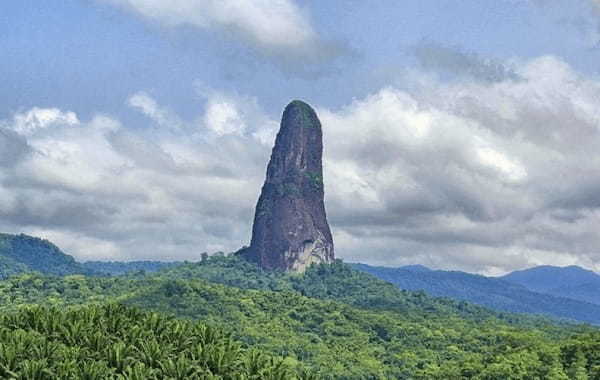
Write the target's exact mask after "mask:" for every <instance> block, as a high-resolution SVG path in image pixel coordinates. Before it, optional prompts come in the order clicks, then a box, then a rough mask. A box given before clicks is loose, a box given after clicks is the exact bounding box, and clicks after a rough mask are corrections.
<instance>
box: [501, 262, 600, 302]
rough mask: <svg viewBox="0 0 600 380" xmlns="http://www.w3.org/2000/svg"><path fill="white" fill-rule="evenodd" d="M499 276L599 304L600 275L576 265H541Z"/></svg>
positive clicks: (549, 292) (517, 282) (541, 290)
mask: <svg viewBox="0 0 600 380" xmlns="http://www.w3.org/2000/svg"><path fill="white" fill-rule="evenodd" d="M500 278H501V279H502V280H504V281H508V282H511V283H514V284H519V285H522V286H524V287H526V288H527V289H529V290H533V291H536V292H540V293H546V294H552V295H555V296H561V297H567V298H572V299H576V300H580V301H586V302H590V303H595V304H597V305H600V275H599V274H597V273H595V272H592V271H591V270H587V269H584V268H581V267H578V266H568V267H555V266H550V265H543V266H538V267H534V268H529V269H525V270H521V271H516V272H512V273H509V274H507V275H506V276H503V277H500Z"/></svg>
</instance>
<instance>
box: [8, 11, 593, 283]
mask: <svg viewBox="0 0 600 380" xmlns="http://www.w3.org/2000/svg"><path fill="white" fill-rule="evenodd" d="M0 53H1V57H2V59H0V83H1V85H0V231H3V232H11V233H19V232H23V233H27V234H31V235H36V236H40V237H44V238H48V239H50V240H52V241H53V242H55V243H56V244H57V245H59V246H60V247H61V248H63V249H64V251H66V252H67V253H69V254H72V255H73V256H75V257H76V258H77V259H79V260H82V261H85V260H92V259H94V260H135V259H157V260H185V259H187V260H196V259H198V258H199V256H200V253H201V252H204V251H208V252H215V251H219V250H222V251H232V250H235V249H237V248H239V247H241V246H242V245H245V244H248V242H249V240H250V233H251V222H252V218H253V212H254V210H253V208H254V206H255V204H256V200H257V198H258V195H259V191H260V186H261V184H262V181H263V178H264V174H265V170H266V164H267V161H268V158H269V154H270V151H271V147H272V144H273V142H274V136H275V133H276V131H277V129H278V124H279V119H280V117H281V112H282V110H283V107H285V105H286V104H287V103H288V102H289V101H291V100H292V99H296V98H299V99H303V100H305V101H307V102H309V103H310V104H311V105H313V107H314V108H315V109H316V110H317V112H318V114H319V116H320V118H321V121H322V124H323V133H324V143H325V148H324V149H325V151H324V166H325V168H324V170H325V191H326V208H327V212H328V216H329V221H330V224H331V227H332V230H333V233H334V239H335V244H336V255H337V256H338V257H340V258H343V259H344V260H346V261H353V262H357V261H358V262H365V263H369V264H377V265H386V266H399V265H405V264H416V263H419V264H424V265H427V266H430V267H434V268H441V269H459V270H465V271H469V272H478V273H483V274H501V273H505V272H507V271H510V270H514V269H521V268H526V267H530V266H534V265H540V264H551V265H571V264H576V265H581V266H584V267H587V268H590V269H594V270H597V271H600V71H599V70H600V64H599V62H600V1H598V0H406V1H396V0H382V1H364V0H360V1H358V0H345V1H341V0H331V1H319V2H317V1H307V0H252V1H250V0H248V1H244V0H172V1H169V2H165V1H162V0H49V1H39V0H18V1H17V0H12V1H11V0H9V1H2V2H0Z"/></svg>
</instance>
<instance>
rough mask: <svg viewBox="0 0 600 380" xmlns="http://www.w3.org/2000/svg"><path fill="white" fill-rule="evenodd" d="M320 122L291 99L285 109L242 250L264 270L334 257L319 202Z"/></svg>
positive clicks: (305, 106)
mask: <svg viewBox="0 0 600 380" xmlns="http://www.w3.org/2000/svg"><path fill="white" fill-rule="evenodd" d="M322 155H323V139H322V131H321V122H320V121H319V119H318V118H317V115H316V113H315V111H314V110H313V109H312V108H311V107H310V106H309V105H308V104H306V103H304V102H301V101H298V100H295V101H293V102H291V103H290V104H289V105H288V106H287V107H286V108H285V111H284V112H283V118H282V120H281V127H280V129H279V133H278V134H277V138H276V140H275V147H274V148H273V152H272V153H271V160H270V161H269V166H268V168H267V178H266V180H265V184H264V185H263V187H262V192H261V194H260V198H259V199H258V204H257V205H256V212H255V215H254V225H253V226H252V242H251V243H250V247H249V248H248V249H246V252H244V255H245V256H246V258H247V259H248V260H250V261H254V262H256V263H258V264H259V265H260V266H261V267H263V268H265V269H281V270H286V271H295V272H303V271H304V270H305V269H306V268H307V267H308V266H309V265H310V264H311V263H321V262H325V263H329V262H331V261H333V259H334V254H333V239H332V237H331V231H330V229H329V225H328V224H327V217H326V215H325V205H324V202H323V197H324V192H323V166H322Z"/></svg>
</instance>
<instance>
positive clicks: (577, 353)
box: [0, 256, 600, 379]
mask: <svg viewBox="0 0 600 380" xmlns="http://www.w3.org/2000/svg"><path fill="white" fill-rule="evenodd" d="M115 302H117V303H120V304H124V305H128V306H129V307H137V308H143V309H148V310H152V311H156V312H161V313H162V314H169V315H172V316H175V317H179V318H180V320H193V321H198V320H199V321H200V322H201V323H203V324H206V325H208V326H210V327H211V328H217V329H222V330H224V331H226V332H228V333H230V334H232V336H233V338H234V339H236V340H238V341H239V342H240V344H241V345H242V346H243V347H244V349H253V350H255V351H257V352H261V353H262V354H263V355H267V356H268V357H271V358H272V357H275V358H276V357H281V358H285V359H284V364H285V366H286V370H289V371H295V372H297V373H301V371H302V370H304V369H305V368H307V369H309V370H311V371H313V373H314V375H315V376H317V378H336V379H394V378H413V379H442V378H444V379H461V378H462V379H471V378H474V379H536V378H538V379H600V332H598V330H596V329H594V328H592V327H589V326H581V325H580V326H577V325H570V324H567V323H562V324H559V323H555V322H550V321H548V320H546V319H544V318H540V317H531V316H526V315H515V314H508V313H497V312H492V311H489V310H487V309H485V308H482V307H478V306H474V305H471V304H468V303H466V302H457V301H451V300H446V299H437V298H432V297H429V296H427V295H425V294H424V293H422V292H408V291H401V290H399V289H397V288H396V287H394V286H393V285H391V284H388V283H385V282H383V281H381V280H378V279H376V278H374V277H372V276H370V275H368V274H366V273H361V272H358V271H355V270H353V269H352V268H351V267H350V266H348V265H346V264H343V263H341V262H336V263H334V264H332V265H320V266H315V267H312V268H310V269H309V270H308V271H307V272H306V273H305V274H304V275H290V274H283V273H266V272H263V271H261V270H260V269H259V268H257V267H256V266H254V265H252V264H249V263H247V262H245V261H243V260H242V259H240V258H237V257H219V256H216V257H210V258H205V259H204V260H203V261H202V262H199V263H194V264H191V263H188V264H183V265H180V266H177V267H172V268H167V269H164V270H162V271H159V272H157V273H152V274H143V273H135V274H130V275H125V276H119V277H113V278H109V277H89V276H83V275H71V276H66V277H52V276H43V275H39V274H26V275H21V276H18V277H13V278H10V279H8V280H5V281H0V311H3V312H4V313H8V314H7V315H13V314H12V313H15V312H17V313H19V310H20V309H21V308H22V307H23V305H36V304H42V305H49V306H52V305H54V307H61V308H62V307H63V306H65V305H82V304H83V305H89V304H95V305H104V304H106V303H115ZM71 307H77V306H71ZM127 310H129V309H127ZM5 315H6V314H5ZM17 315H19V314H17ZM141 326H142V327H141V328H142V329H146V328H147V329H151V326H144V325H143V324H142V325H141ZM27 359H28V360H35V358H29V357H28V358H27ZM0 360H2V359H1V357H0ZM269 360H270V359H269ZM290 373H291V372H290Z"/></svg>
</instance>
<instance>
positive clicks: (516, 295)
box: [352, 264, 600, 324]
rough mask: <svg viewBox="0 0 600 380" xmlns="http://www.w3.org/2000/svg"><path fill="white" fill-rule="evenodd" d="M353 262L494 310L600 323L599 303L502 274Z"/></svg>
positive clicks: (404, 284)
mask: <svg viewBox="0 0 600 380" xmlns="http://www.w3.org/2000/svg"><path fill="white" fill-rule="evenodd" d="M352 266H353V268H355V269H357V270H360V271H363V272H367V273H370V274H372V275H374V276H376V277H378V278H380V279H382V280H385V281H388V282H390V283H392V284H394V285H396V286H397V287H399V288H401V289H405V290H413V291H414V290H423V291H425V292H426V293H428V294H430V295H433V296H437V297H446V298H452V299H456V300H463V301H467V302H472V303H475V304H478V305H482V306H486V307H489V308H492V309H495V310H501V311H507V312H517V313H532V314H542V315H547V316H554V317H558V318H567V319H574V320H579V321H584V322H589V323H593V324H600V305H596V304H592V303H589V302H583V301H580V300H575V299H571V298H566V297H560V296H556V295H552V294H545V293H539V292H534V291H532V290H530V289H528V288H526V287H525V286H523V285H520V284H514V283H511V282H509V281H506V280H504V279H501V278H490V277H485V276H481V275H475V274H470V273H465V272H459V271H441V270H424V269H423V268H424V267H421V266H417V267H415V266H409V267H400V268H387V267H374V266H369V265H366V264H352ZM415 269H416V270H415Z"/></svg>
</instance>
